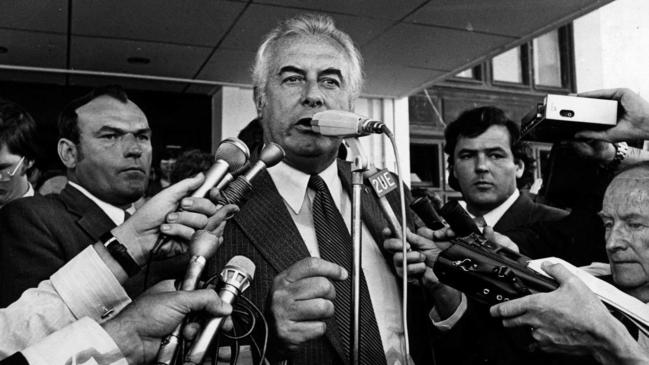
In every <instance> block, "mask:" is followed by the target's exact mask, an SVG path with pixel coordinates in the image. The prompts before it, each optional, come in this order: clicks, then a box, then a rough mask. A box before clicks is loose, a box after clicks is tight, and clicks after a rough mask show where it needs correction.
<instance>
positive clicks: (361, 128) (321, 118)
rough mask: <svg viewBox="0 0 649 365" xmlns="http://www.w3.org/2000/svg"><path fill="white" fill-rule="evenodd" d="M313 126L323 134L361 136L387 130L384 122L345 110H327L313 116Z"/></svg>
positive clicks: (314, 129) (317, 131)
mask: <svg viewBox="0 0 649 365" xmlns="http://www.w3.org/2000/svg"><path fill="white" fill-rule="evenodd" d="M311 128H312V129H313V131H314V132H316V133H320V134H322V135H323V136H335V137H361V136H367V135H369V134H372V133H379V134H380V133H383V132H385V129H386V126H385V124H383V122H381V121H378V120H372V119H369V118H365V117H363V116H360V115H358V114H356V113H352V112H348V111H344V110H325V111H322V112H318V113H315V115H314V116H313V117H312V118H311Z"/></svg>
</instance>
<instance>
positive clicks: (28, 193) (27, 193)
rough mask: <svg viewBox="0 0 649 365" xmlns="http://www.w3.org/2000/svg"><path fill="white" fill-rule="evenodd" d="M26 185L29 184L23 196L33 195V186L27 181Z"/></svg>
mask: <svg viewBox="0 0 649 365" xmlns="http://www.w3.org/2000/svg"><path fill="white" fill-rule="evenodd" d="M27 185H29V187H28V188H27V192H26V193H25V194H23V198H27V197H30V196H34V187H33V186H32V184H30V183H27Z"/></svg>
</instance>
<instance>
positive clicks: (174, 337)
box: [156, 231, 219, 365]
mask: <svg viewBox="0 0 649 365" xmlns="http://www.w3.org/2000/svg"><path fill="white" fill-rule="evenodd" d="M218 248H219V245H218V242H215V241H214V240H213V239H212V238H211V237H210V233H209V232H207V231H198V232H197V233H196V234H195V235H194V237H193V238H192V242H191V243H190V244H189V252H190V253H191V255H192V256H191V259H190V260H189V264H188V265H187V271H186V272H185V278H184V279H183V281H182V284H181V286H180V289H179V290H194V289H196V284H197V283H198V279H199V278H200V277H201V275H202V274H203V269H205V264H206V263H207V259H208V258H210V257H212V256H214V254H215V253H216V250H217V249H218ZM181 330H182V325H181V324H179V325H178V326H176V328H175V329H174V331H173V332H172V333H171V334H169V335H168V336H167V337H165V338H164V339H163V340H162V342H161V343H160V348H159V349H158V355H157V359H156V365H169V364H171V362H172V361H173V358H174V355H175V353H176V348H177V347H178V343H179V339H180V332H181Z"/></svg>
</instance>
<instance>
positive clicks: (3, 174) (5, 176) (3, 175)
mask: <svg viewBox="0 0 649 365" xmlns="http://www.w3.org/2000/svg"><path fill="white" fill-rule="evenodd" d="M23 161H25V156H23V157H21V158H20V160H18V162H17V163H16V166H14V168H13V169H12V168H11V167H7V168H6V169H2V170H0V179H2V180H3V181H7V180H9V179H11V178H12V177H14V175H16V173H17V172H18V169H19V168H20V166H22V164H23Z"/></svg>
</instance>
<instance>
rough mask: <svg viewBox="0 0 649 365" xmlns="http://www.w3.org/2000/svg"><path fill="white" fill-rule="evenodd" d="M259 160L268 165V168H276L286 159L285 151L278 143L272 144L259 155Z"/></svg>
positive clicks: (266, 146)
mask: <svg viewBox="0 0 649 365" xmlns="http://www.w3.org/2000/svg"><path fill="white" fill-rule="evenodd" d="M259 159H260V160H261V161H263V162H264V164H266V166H267V167H271V166H275V165H277V164H278V163H279V162H280V161H282V160H283V159H284V149H282V147H280V146H279V145H278V144H277V143H273V142H270V143H268V144H266V145H265V146H264V148H263V149H262V150H261V152H260V153H259Z"/></svg>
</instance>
